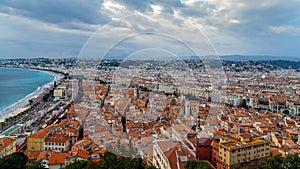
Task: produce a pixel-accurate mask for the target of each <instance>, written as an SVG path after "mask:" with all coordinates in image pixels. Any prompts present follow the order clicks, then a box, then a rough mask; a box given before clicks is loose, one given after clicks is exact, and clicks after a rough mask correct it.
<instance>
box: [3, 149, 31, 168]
mask: <svg viewBox="0 0 300 169" xmlns="http://www.w3.org/2000/svg"><path fill="white" fill-rule="evenodd" d="M27 160H28V158H27V156H26V155H25V154H24V153H21V152H16V153H13V154H11V155H8V156H6V157H4V158H2V159H1V160H0V168H1V169H2V168H3V169H25V168H26V167H25V165H26V162H27Z"/></svg>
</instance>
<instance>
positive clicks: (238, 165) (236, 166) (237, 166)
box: [232, 164, 243, 169]
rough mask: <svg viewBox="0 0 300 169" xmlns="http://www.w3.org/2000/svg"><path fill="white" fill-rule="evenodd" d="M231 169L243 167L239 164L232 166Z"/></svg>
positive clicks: (241, 168)
mask: <svg viewBox="0 0 300 169" xmlns="http://www.w3.org/2000/svg"><path fill="white" fill-rule="evenodd" d="M232 169H243V167H242V166H241V165H240V164H234V165H233V166H232Z"/></svg>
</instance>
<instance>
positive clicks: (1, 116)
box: [0, 67, 63, 121]
mask: <svg viewBox="0 0 300 169" xmlns="http://www.w3.org/2000/svg"><path fill="white" fill-rule="evenodd" d="M5 68H7V67H5ZM17 69H26V68H17ZM28 69H29V70H32V71H39V72H43V73H47V74H50V75H52V76H53V80H52V81H51V82H49V83H46V84H44V85H42V86H39V87H38V88H37V89H36V90H35V91H33V92H32V93H29V94H28V95H26V96H25V97H23V98H22V99H20V100H18V101H17V102H15V103H13V104H11V105H9V106H8V107H6V108H5V109H3V110H1V111H0V121H3V120H5V119H7V118H9V117H10V115H11V114H13V113H14V112H15V111H17V110H18V109H21V108H23V107H25V106H27V105H29V100H31V99H34V98H37V97H39V96H40V95H41V94H43V93H44V92H45V91H46V90H47V89H48V88H49V87H50V86H52V85H53V84H54V82H55V81H56V82H57V81H59V80H60V79H62V78H63V75H61V74H58V73H55V72H52V71H50V70H49V71H44V70H38V69H33V68H28Z"/></svg>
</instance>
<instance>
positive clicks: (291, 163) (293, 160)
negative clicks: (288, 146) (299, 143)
mask: <svg viewBox="0 0 300 169" xmlns="http://www.w3.org/2000/svg"><path fill="white" fill-rule="evenodd" d="M282 168H283V169H299V168H300V154H298V153H295V154H289V155H287V156H286V157H285V158H284V159H283V164H282Z"/></svg>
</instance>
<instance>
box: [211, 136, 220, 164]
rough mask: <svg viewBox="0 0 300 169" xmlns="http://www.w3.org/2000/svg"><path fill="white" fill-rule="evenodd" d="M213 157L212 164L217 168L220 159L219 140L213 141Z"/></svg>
mask: <svg viewBox="0 0 300 169" xmlns="http://www.w3.org/2000/svg"><path fill="white" fill-rule="evenodd" d="M211 146H212V158H211V164H212V165H213V166H214V167H215V168H217V165H218V161H219V143H218V142H217V141H215V140H214V141H213V142H212V144H211Z"/></svg>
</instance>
